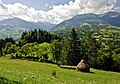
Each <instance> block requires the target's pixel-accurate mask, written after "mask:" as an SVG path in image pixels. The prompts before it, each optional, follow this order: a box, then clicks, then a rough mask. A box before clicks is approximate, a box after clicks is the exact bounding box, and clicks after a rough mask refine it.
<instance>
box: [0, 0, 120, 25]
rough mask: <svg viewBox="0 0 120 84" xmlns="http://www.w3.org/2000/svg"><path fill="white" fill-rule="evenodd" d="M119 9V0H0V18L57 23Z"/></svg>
mask: <svg viewBox="0 0 120 84" xmlns="http://www.w3.org/2000/svg"><path fill="white" fill-rule="evenodd" d="M114 8H116V10H117V9H119V10H120V0H0V20H3V19H7V18H13V17H18V18H21V19H24V20H26V21H31V22H39V21H41V22H50V23H54V24H58V23H60V22H62V21H64V20H67V19H70V18H72V17H73V16H75V15H78V14H86V13H95V14H101V13H105V12H109V11H111V10H113V9H114Z"/></svg>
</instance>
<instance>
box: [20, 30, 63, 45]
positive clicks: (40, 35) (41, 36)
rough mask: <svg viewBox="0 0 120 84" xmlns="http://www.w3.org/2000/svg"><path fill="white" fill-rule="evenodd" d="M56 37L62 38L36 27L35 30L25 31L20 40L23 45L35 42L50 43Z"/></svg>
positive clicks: (57, 38)
mask: <svg viewBox="0 0 120 84" xmlns="http://www.w3.org/2000/svg"><path fill="white" fill-rule="evenodd" d="M54 39H56V40H60V39H61V38H60V37H58V36H57V35H55V34H51V33H49V32H46V31H43V30H40V29H39V31H37V30H36V29H35V30H34V31H29V32H23V34H22V36H21V40H20V41H19V46H23V45H24V44H26V43H34V42H37V43H38V44H40V43H44V42H47V43H50V42H51V41H52V40H54Z"/></svg>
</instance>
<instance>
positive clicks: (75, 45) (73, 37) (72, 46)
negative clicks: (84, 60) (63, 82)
mask: <svg viewBox="0 0 120 84" xmlns="http://www.w3.org/2000/svg"><path fill="white" fill-rule="evenodd" d="M67 60H68V64H69V65H77V64H78V63H79V62H80V60H81V56H80V40H79V38H78V36H77V33H76V31H75V29H74V28H73V29H72V31H71V34H70V38H69V50H68V56H67Z"/></svg>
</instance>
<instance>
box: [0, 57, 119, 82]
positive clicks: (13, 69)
mask: <svg viewBox="0 0 120 84" xmlns="http://www.w3.org/2000/svg"><path fill="white" fill-rule="evenodd" d="M74 68H75V67H73V66H61V67H58V66H57V65H54V64H48V63H40V62H33V61H28V60H19V59H9V58H6V57H5V58H3V57H1V58H0V84H120V73H116V72H107V71H102V70H96V69H91V73H82V72H77V71H76V70H75V69H74Z"/></svg>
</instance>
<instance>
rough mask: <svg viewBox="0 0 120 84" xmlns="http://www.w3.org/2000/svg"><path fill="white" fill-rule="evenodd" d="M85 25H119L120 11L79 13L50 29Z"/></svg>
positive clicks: (94, 26) (96, 26)
mask: <svg viewBox="0 0 120 84" xmlns="http://www.w3.org/2000/svg"><path fill="white" fill-rule="evenodd" d="M83 25H87V26H89V27H92V28H100V27H111V26H118V27H120V13H119V12H107V13H104V14H93V13H90V14H81V15H77V16H74V17H73V18H71V19H69V20H66V21H63V22H62V23H60V24H58V25H56V26H54V27H53V28H52V30H54V31H56V30H60V29H71V28H73V27H76V28H78V27H81V26H83Z"/></svg>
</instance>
